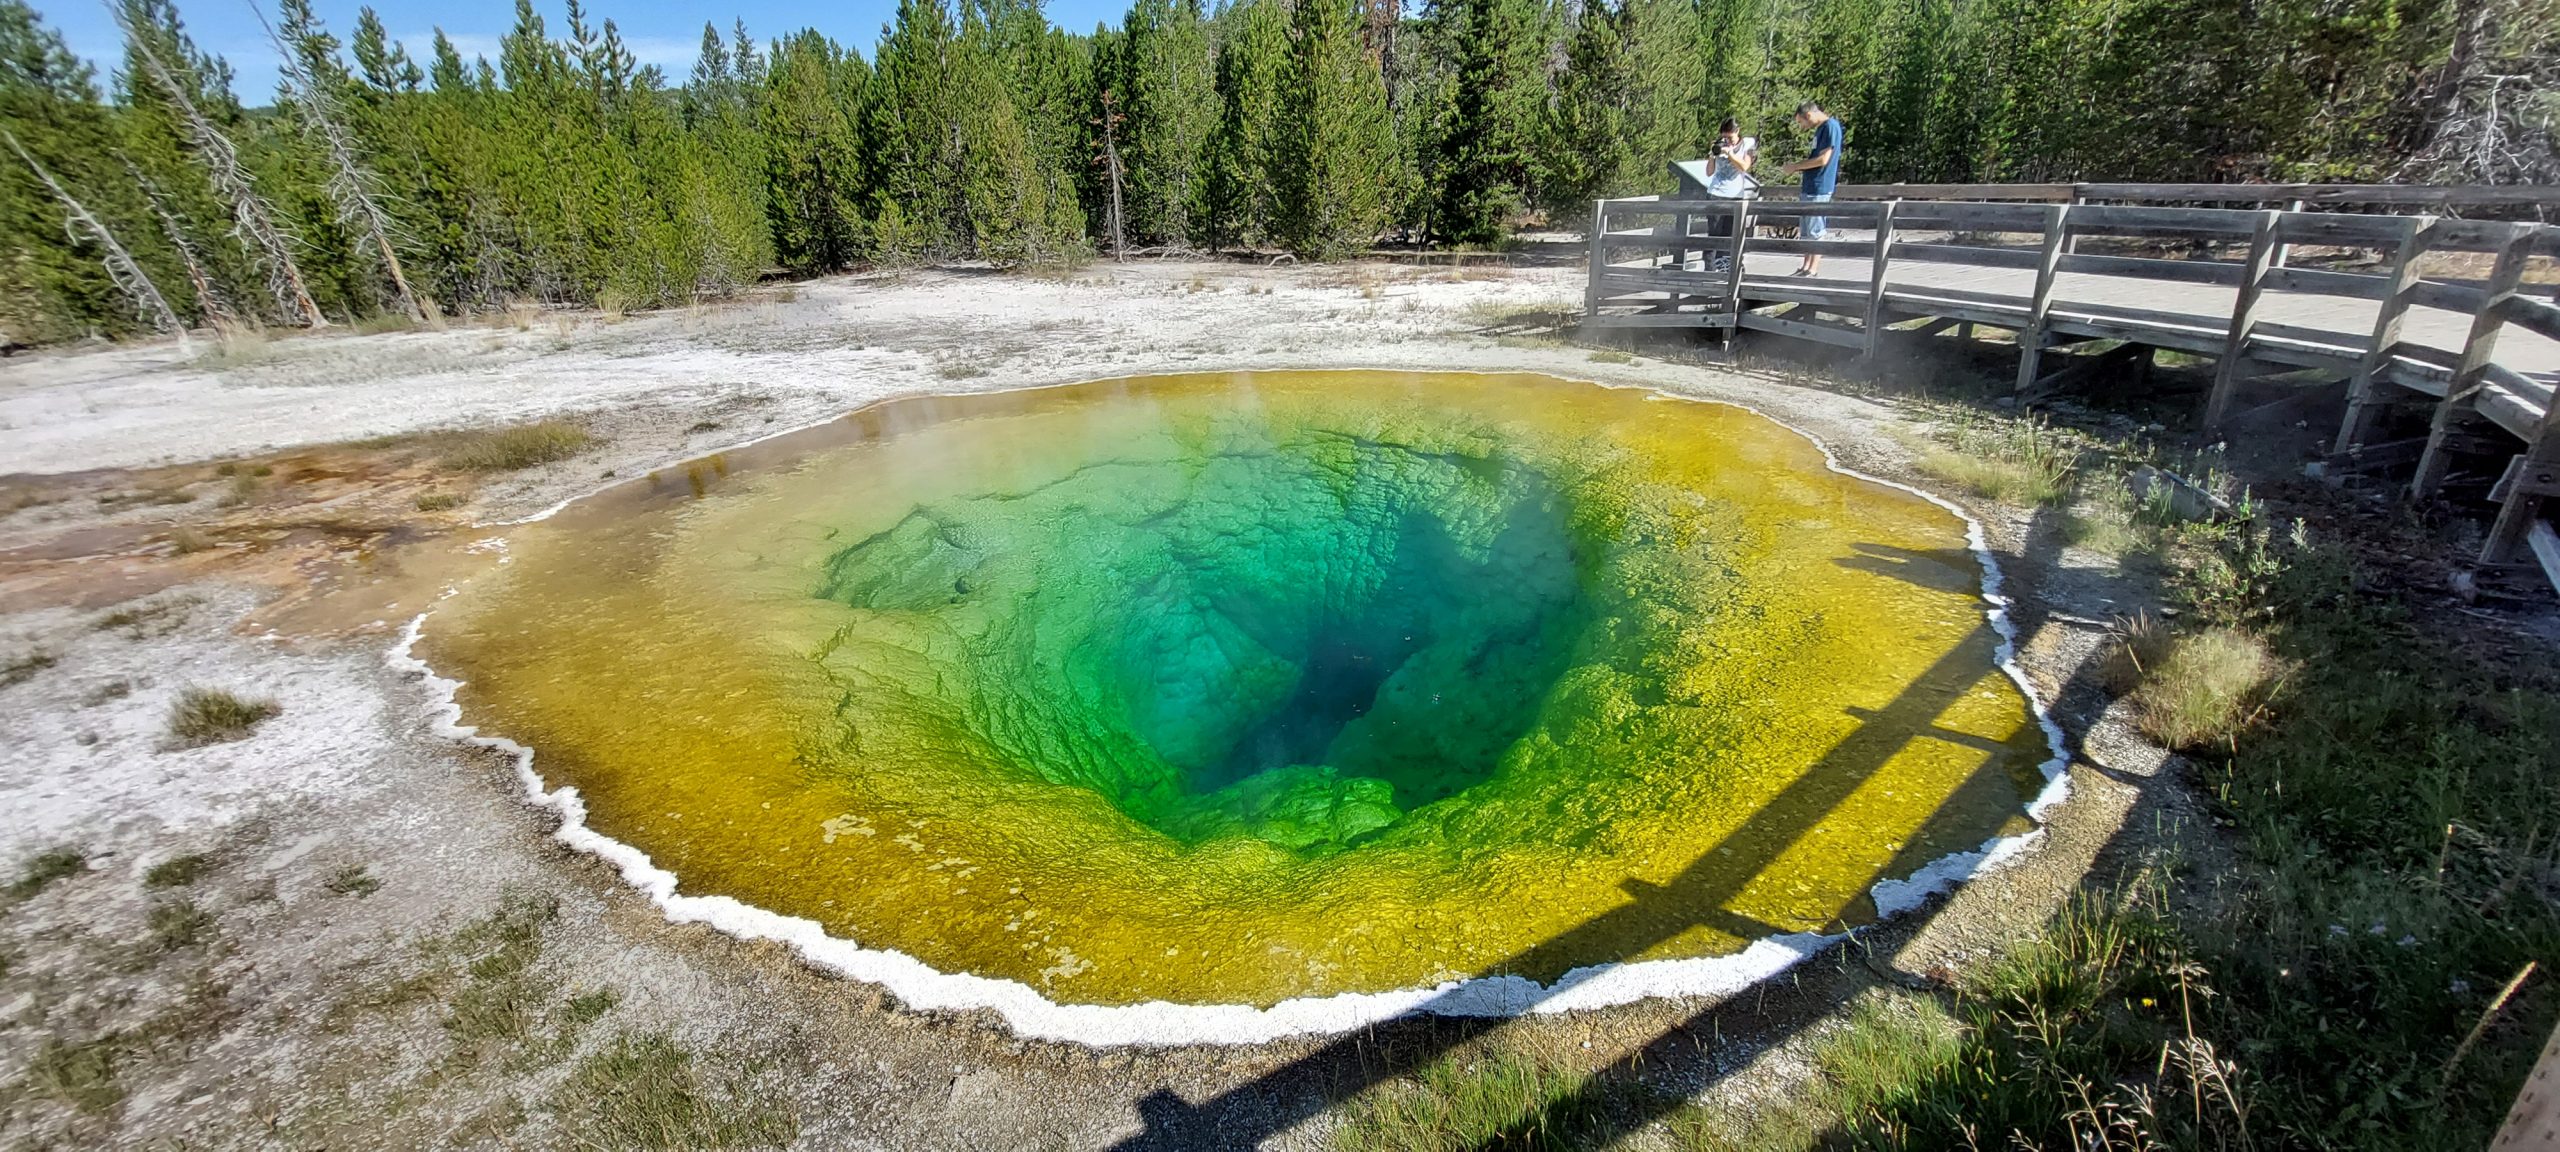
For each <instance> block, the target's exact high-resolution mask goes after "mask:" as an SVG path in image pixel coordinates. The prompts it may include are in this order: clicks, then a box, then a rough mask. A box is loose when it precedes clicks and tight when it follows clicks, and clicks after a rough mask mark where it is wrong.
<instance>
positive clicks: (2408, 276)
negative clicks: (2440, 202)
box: [2329, 216, 2435, 456]
mask: <svg viewBox="0 0 2560 1152" xmlns="http://www.w3.org/2000/svg"><path fill="white" fill-rule="evenodd" d="M2434 224H2435V218H2434V217H2432V216H2412V217H2409V218H2408V219H2407V220H2406V221H2405V222H2404V229H2403V231H2402V232H2401V234H2400V243H2399V244H2398V246H2396V247H2394V248H2393V249H2392V252H2391V266H2390V267H2389V268H2388V269H2387V270H2386V271H2385V272H2384V275H2386V276H2388V277H2390V280H2389V283H2388V285H2387V287H2386V290H2385V292H2384V294H2383V297H2382V309H2381V310H2380V311H2378V312H2376V313H2374V315H2373V338H2372V340H2370V341H2368V342H2367V343H2366V344H2365V348H2364V355H2362V356H2360V357H2357V358H2356V372H2355V375H2353V376H2350V377H2348V378H2347V416H2346V419H2345V420H2342V421H2340V422H2339V424H2338V441H2337V443H2336V444H2334V445H2331V446H2330V449H2329V451H2330V454H2331V455H2333V456H2353V455H2354V454H2356V453H2357V452H2360V451H2362V450H2363V449H2364V438H2365V434H2366V433H2368V432H2371V431H2372V430H2373V416H2374V410H2375V405H2377V404H2378V403H2379V402H2380V401H2379V399H2378V398H2377V396H2376V395H2375V393H2376V392H2378V391H2379V385H2377V384H2376V383H2375V381H2376V380H2377V379H2382V380H2387V379H2389V377H2390V374H2391V360H2392V350H2393V349H2395V348H2398V347H2399V346H2400V323H2401V321H2402V320H2404V319H2406V318H2407V317H2408V315H2409V305H2410V303H2411V301H2413V300H2415V299H2416V298H2417V290H2418V281H2419V279H2420V278H2421V277H2420V275H2419V273H2420V271H2421V269H2422V263H2421V261H2420V260H2419V257H2421V256H2423V255H2425V254H2426V251H2427V235H2428V229H2429V228H2431V227H2433V226H2434Z"/></svg>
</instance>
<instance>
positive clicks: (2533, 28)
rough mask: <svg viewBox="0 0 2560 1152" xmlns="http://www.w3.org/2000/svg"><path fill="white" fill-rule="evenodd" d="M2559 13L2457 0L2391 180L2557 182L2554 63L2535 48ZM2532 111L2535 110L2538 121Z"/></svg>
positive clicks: (2542, 4)
mask: <svg viewBox="0 0 2560 1152" xmlns="http://www.w3.org/2000/svg"><path fill="white" fill-rule="evenodd" d="M2555 13H2560V5H2555V4H2554V3H2552V0H2525V2H2523V3H2515V4H2505V5H2501V4H2499V3H2497V0H2458V3H2457V4H2456V5H2455V10H2454V21H2453V41H2452V43H2451V45H2450V47H2449V48H2448V49H2447V51H2446V53H2445V61H2444V64H2443V65H2442V67H2441V68H2440V69H2439V70H2438V72H2437V73H2436V77H2435V82H2434V83H2433V84H2432V85H2430V86H2429V87H2428V89H2427V91H2426V93H2425V96H2424V103H2423V105H2422V111H2421V114H2420V117H2419V121H2418V122H2419V124H2420V129H2419V131H2418V133H2417V139H2418V144H2417V146H2416V147H2415V148H2413V149H2412V150H2411V152H2410V154H2409V157H2408V159H2407V160H2405V161H2403V162H2402V163H2401V164H2400V166H2399V168H2398V170H2397V171H2396V172H2395V175H2396V176H2398V177H2399V178H2401V179H2415V180H2426V181H2431V182H2441V183H2482V184H2511V183H2512V184H2541V183H2549V182H2552V181H2554V180H2560V160H2555V159H2554V155H2553V144H2554V140H2553V136H2554V134H2555V133H2554V127H2553V120H2552V117H2551V116H2550V114H2549V112H2548V110H2547V109H2548V108H2549V101H2550V100H2551V94H2552V92H2553V91H2554V90H2555V89H2560V60H2555V59H2553V58H2551V56H2550V55H2549V54H2548V53H2547V52H2544V51H2540V50H2539V49H2538V44H2539V43H2540V42H2541V41H2540V40H2539V37H2538V30H2540V29H2545V28H2547V27H2548V26H2549V20H2550V18H2551V17H2552V16H2553V15H2554V14H2555ZM2537 109H2542V110H2543V111H2541V112H2540V113H2539V114H2538V115H2537V111H2536V110H2537Z"/></svg>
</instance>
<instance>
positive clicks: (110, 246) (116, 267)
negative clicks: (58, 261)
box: [0, 128, 187, 345]
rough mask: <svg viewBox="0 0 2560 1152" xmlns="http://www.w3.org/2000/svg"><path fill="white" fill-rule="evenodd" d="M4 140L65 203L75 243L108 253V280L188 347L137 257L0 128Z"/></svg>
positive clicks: (183, 333)
mask: <svg viewBox="0 0 2560 1152" xmlns="http://www.w3.org/2000/svg"><path fill="white" fill-rule="evenodd" d="M0 140H6V141H8V144H9V150H10V151H12V152H15V153H17V154H18V159H20V160H23V161H25V162H26V165H27V169H28V171H31V172H34V173H35V174H36V179H38V180H42V181H44V186H45V187H46V188H49V189H52V191H53V198H54V199H56V200H60V201H61V202H62V209H63V211H64V213H66V215H67V217H68V218H67V219H66V220H64V222H63V229H64V231H65V232H67V233H68V234H69V235H70V237H71V240H72V242H73V243H75V244H76V243H79V242H81V241H84V240H85V241H90V242H94V243H96V244H97V245H98V246H99V247H100V248H103V249H105V250H106V256H105V262H106V265H107V278H108V279H110V280H112V281H114V282H115V286H116V287H117V289H119V290H121V291H122V292H123V293H124V294H125V297H126V298H127V299H130V300H131V301H133V307H134V311H135V312H136V313H138V314H140V315H141V317H142V318H143V319H144V320H146V321H149V322H150V323H151V325H152V327H153V328H155V329H157V330H158V331H162V332H175V333H177V335H178V342H179V343H180V344H181V345H183V344H185V343H186V340H187V328H186V325H184V324H180V323H178V314H177V313H176V312H175V311H173V310H171V309H170V307H169V301H168V298H167V297H164V296H162V295H161V294H160V286H159V285H157V284H154V283H152V282H151V277H150V275H149V274H148V273H145V272H144V271H143V270H142V265H140V264H138V263H135V262H134V259H133V254H132V253H130V252H127V251H125V248H124V245H122V244H119V243H117V242H116V237H115V233H112V232H109V231H107V226H106V224H105V222H103V221H101V220H99V219H98V218H97V217H96V216H93V215H91V214H90V212H89V210H88V209H87V208H86V207H83V206H82V205H81V203H80V201H79V200H78V199H76V198H74V197H73V196H72V195H71V190H70V189H68V188H65V187H63V186H62V182H61V181H59V180H56V179H54V178H53V173H51V172H47V171H45V167H44V165H42V164H39V163H37V162H36V158H35V157H34V156H33V155H31V154H29V153H28V151H27V149H26V146H25V145H22V144H20V143H18V137H17V134H16V133H13V132H11V131H9V130H8V129H6V128H0Z"/></svg>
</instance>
